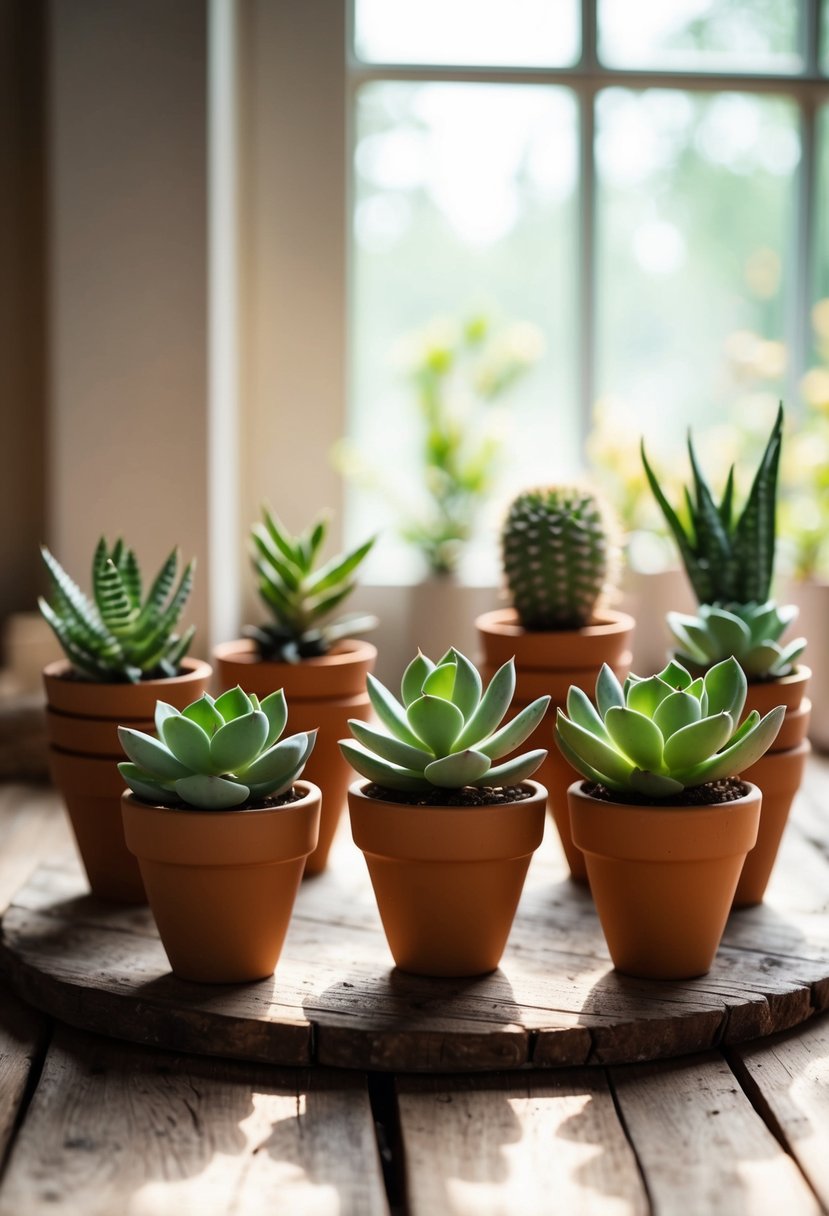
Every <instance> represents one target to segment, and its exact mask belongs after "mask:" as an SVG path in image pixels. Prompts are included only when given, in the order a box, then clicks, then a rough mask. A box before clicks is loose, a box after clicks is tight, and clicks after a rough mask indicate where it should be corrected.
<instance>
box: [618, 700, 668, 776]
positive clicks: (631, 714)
mask: <svg viewBox="0 0 829 1216" xmlns="http://www.w3.org/2000/svg"><path fill="white" fill-rule="evenodd" d="M604 723H605V726H606V727H607V732H608V734H609V735H610V737H611V739H612V740H613V742H614V743H615V744H616V746H617V747H618V748H619V749H620V750H621V751H622V752H624V754H625V755H626V756H627V758H628V760H630V762H631V764H632V766H633V767H634V768H642V769H649V770H651V771H654V770H657V769H658V768H659V766H660V764H661V763H662V745H663V741H662V732H661V731H660V730H659V727H658V726H656V724H655V723H654V722H652V721H651V719H650V718H646V717H645V715H644V714H640V713H638V712H637V710H635V709H628V708H627V706H622V705H612V706H611V707H610V709H608V711H607V713H606V714H605V718H604Z"/></svg>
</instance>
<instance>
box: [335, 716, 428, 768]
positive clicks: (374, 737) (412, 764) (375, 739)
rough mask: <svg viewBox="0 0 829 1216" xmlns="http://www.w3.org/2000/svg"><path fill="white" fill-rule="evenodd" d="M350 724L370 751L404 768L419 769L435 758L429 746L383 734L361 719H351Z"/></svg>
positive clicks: (354, 733)
mask: <svg viewBox="0 0 829 1216" xmlns="http://www.w3.org/2000/svg"><path fill="white" fill-rule="evenodd" d="M348 726H349V729H350V730H351V733H352V735H353V736H354V738H355V739H356V740H357V742H358V743H362V745H363V747H365V748H366V749H367V750H368V751H370V752H374V753H375V754H376V755H377V756H379V757H380V759H381V760H388V761H390V762H391V763H392V764H397V765H400V766H401V767H402V768H410V769H414V770H415V771H418V770H420V769H422V768H424V767H425V766H426V765H427V764H429V763H430V761H432V760H434V758H435V757H434V753H433V752H431V751H429V750H428V749H427V748H424V747H412V746H411V744H409V743H404V742H403V740H402V739H396V738H394V737H393V736H392V735H386V734H383V732H382V731H379V730H375V728H374V727H373V726H369V725H368V724H367V723H366V722H361V721H359V719H355V718H352V719H350V720H349V723H348Z"/></svg>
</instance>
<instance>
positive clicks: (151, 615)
mask: <svg viewBox="0 0 829 1216" xmlns="http://www.w3.org/2000/svg"><path fill="white" fill-rule="evenodd" d="M178 559H179V552H178V549H172V550H171V552H170V553H169V554H168V556H167V558H166V559H165V561H164V563H163V565H162V567H161V569H160V570H159V572H158V574H157V575H156V576H155V578H154V579H153V582H152V586H151V587H150V590H149V593H148V595H147V598H146V600H145V601H144V605H143V607H142V609H141V611H140V613H139V614H138V620H137V622H136V627H137V628H138V629H139V630H148V629H151V628H152V627H153V625H154V624H155V622H156V620H157V619H158V617H159V616H160V614H161V611H162V609H163V607H164V604H165V603H166V601H167V597H168V595H169V594H170V592H171V591H172V589H173V584H174V582H175V578H176V570H177V569H178Z"/></svg>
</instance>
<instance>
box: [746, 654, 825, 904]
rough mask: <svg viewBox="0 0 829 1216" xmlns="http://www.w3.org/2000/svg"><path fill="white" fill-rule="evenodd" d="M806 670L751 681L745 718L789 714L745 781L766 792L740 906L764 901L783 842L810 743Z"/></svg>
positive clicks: (748, 861) (802, 667) (749, 857)
mask: <svg viewBox="0 0 829 1216" xmlns="http://www.w3.org/2000/svg"><path fill="white" fill-rule="evenodd" d="M811 674H812V673H811V671H810V670H809V668H808V667H804V666H803V665H801V666H799V667H798V668H797V670H796V671H795V672H793V673H792V675H790V676H781V677H780V678H778V679H776V680H765V681H759V682H755V683H749V686H748V694H747V696H746V704H745V710H744V714H748V713H750V712H751V710H752V709H756V710H757V711H758V713H760V714H761V715H762V714H766V713H768V712H769V710H771V709H774V707H775V706H776V705H785V706H786V716H785V717H784V719H783V723H782V725H781V727H780V731H779V733H778V735H777V738H776V739H775V741H774V743H773V744H772V746H771V747H770V748H769V750H768V751H767V752H766V754H765V755H764V756H761V757H760V759H759V760H758V761H757V762H756V764H752V766H751V767H750V768H748V769H746V771H745V772H744V773H740V777H741V778H742V779H743V781H750V782H753V784H754V785H757V786H759V787H760V789H761V790H762V793H763V811H762V814H761V815H760V830H759V832H758V835H757V843H756V845H755V846H754V848H753V849H752V850H751V852H750V853H749V855H748V857H747V858H746V863H745V865H744V866H743V872H742V874H741V875H740V881H739V883H738V884H737V891H736V894H735V896H734V906H735V907H736V908H750V907H754V906H755V905H756V904H759V903H762V900H763V897H764V895H765V893H766V887H767V886H768V882H769V879H770V877H771V872H772V870H773V868H774V863H775V861H776V860H777V853H778V850H779V848H780V841H781V840H782V837H783V832H784V829H785V827H786V823H787V822H788V819H789V813H790V811H791V808H792V803H793V802H794V799H795V795H796V794H797V791H798V790H799V789H800V783H801V782H802V780H803V773H804V771H805V769H806V760H807V759H808V756H809V752H810V751H811V745H810V743H809V740H808V739H807V737H806V736H807V734H808V731H809V720H810V716H811V710H812V706H811V702H810V700H809V698H808V697H807V696H806V692H807V689H808V687H809V680H810V678H811Z"/></svg>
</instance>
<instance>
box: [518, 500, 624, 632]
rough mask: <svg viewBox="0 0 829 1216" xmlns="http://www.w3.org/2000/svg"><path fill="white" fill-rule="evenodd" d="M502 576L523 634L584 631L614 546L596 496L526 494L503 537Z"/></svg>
mask: <svg viewBox="0 0 829 1216" xmlns="http://www.w3.org/2000/svg"><path fill="white" fill-rule="evenodd" d="M501 539H502V555H503V563H504V573H505V575H506V580H507V586H508V588H509V591H510V594H511V597H512V602H513V604H514V606H515V610H516V612H517V613H518V617H519V620H520V621H521V624H522V625H523V626H524V628H525V629H548V630H552V629H580V628H582V626H584V625H586V624H587V623H588V622H589V621H590V619H591V617H592V616H593V613H594V611H595V607H596V602H597V600H598V598H599V596H600V594H601V592H602V589H603V587H604V584H605V580H606V578H607V573H608V564H609V551H610V544H609V540H608V535H607V529H606V525H605V519H604V515H603V511H602V508H601V506H600V503H599V500H598V499H597V497H596V496H595V495H594V494H592V493H591V492H590V491H589V490H586V489H581V488H579V487H578V486H546V487H543V488H539V489H536V490H528V491H525V492H524V493H522V494H519V496H518V497H517V498H516V499H515V501H514V502H513V503H512V505H511V507H510V509H509V512H508V514H507V519H506V522H505V524H504V529H503V533H502V538H501Z"/></svg>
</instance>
